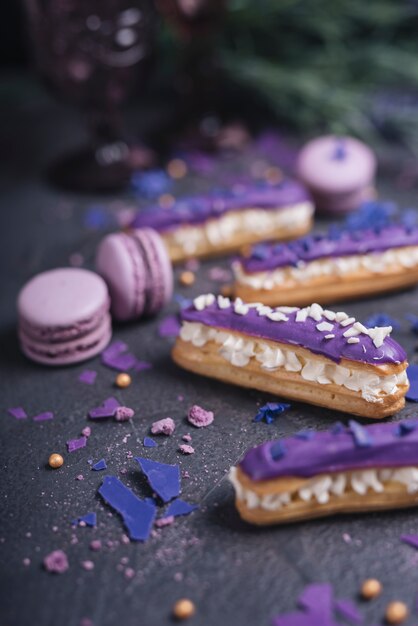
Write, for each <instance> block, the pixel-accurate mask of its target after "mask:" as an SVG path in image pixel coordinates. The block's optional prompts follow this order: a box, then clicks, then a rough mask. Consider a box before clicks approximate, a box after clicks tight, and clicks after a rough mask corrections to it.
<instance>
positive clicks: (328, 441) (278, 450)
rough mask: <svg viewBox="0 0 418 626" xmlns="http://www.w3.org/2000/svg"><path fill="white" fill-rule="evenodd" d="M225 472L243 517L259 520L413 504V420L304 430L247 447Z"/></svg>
mask: <svg viewBox="0 0 418 626" xmlns="http://www.w3.org/2000/svg"><path fill="white" fill-rule="evenodd" d="M229 479H230V481H231V482H232V484H233V486H234V488H235V495H236V499H235V502H236V507H237V509H238V511H239V514H240V516H241V517H242V518H243V519H244V520H246V521H247V522H250V523H252V524H258V525H265V524H281V523H287V522H294V521H298V520H304V519H310V518H315V517H323V516H326V515H333V514H336V513H356V512H362V511H379V510H382V509H397V508H404V507H411V506H416V505H418V422H417V421H416V420H404V421H402V422H398V423H394V422H391V423H381V424H373V425H372V426H361V425H360V424H358V423H357V422H355V421H351V422H349V427H348V428H344V426H343V425H342V424H339V423H338V424H336V425H335V426H334V427H333V428H331V429H330V430H327V431H322V432H314V431H301V432H300V433H296V434H295V435H294V436H293V437H287V438H286V439H279V440H276V441H268V442H266V443H263V444H262V445H260V446H257V447H255V448H252V449H251V450H249V451H248V452H247V453H246V454H245V455H244V458H243V459H242V461H241V462H240V463H239V464H238V465H237V466H236V467H232V468H231V470H230V474H229Z"/></svg>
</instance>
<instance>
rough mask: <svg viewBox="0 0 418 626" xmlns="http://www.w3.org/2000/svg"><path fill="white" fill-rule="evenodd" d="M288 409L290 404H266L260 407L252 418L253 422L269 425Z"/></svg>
mask: <svg viewBox="0 0 418 626" xmlns="http://www.w3.org/2000/svg"><path fill="white" fill-rule="evenodd" d="M288 409H290V404H287V403H286V402H267V404H265V405H264V406H262V407H261V408H260V409H259V411H258V413H257V415H256V416H255V417H254V419H253V422H261V421H264V422H266V424H271V423H272V422H273V421H274V420H275V419H276V417H277V416H278V415H280V414H281V413H284V411H287V410H288Z"/></svg>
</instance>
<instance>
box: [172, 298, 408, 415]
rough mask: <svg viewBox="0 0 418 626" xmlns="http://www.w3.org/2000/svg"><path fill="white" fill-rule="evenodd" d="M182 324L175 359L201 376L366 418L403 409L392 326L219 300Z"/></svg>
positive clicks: (401, 355) (198, 306) (401, 369)
mask: <svg viewBox="0 0 418 626" xmlns="http://www.w3.org/2000/svg"><path fill="white" fill-rule="evenodd" d="M181 318H182V327H181V330H180V335H179V337H178V338H177V340H176V343H175V345H174V348H173V353H172V356H173V359H174V361H175V362H176V363H177V364H178V365H180V366H181V367H184V368H185V369H187V370H190V371H192V372H195V373H197V374H202V375H203V376H209V377H212V378H217V379H219V380H222V381H223V382H228V383H233V384H236V385H240V386H242V387H250V388H253V389H259V390H260V391H266V392H268V393H271V394H274V395H276V396H281V397H285V398H291V399H293V400H299V401H303V402H308V403H310V404H316V405H319V406H324V407H328V408H332V409H337V410H339V411H346V412H350V413H353V414H355V415H361V416H363V417H370V418H377V419H379V418H382V417H386V416H387V415H392V414H394V413H396V412H397V411H399V410H400V409H402V408H403V406H404V404H405V394H406V392H407V390H408V388H409V383H408V378H407V375H406V367H407V365H408V363H407V361H406V353H405V351H404V350H403V348H402V347H401V346H400V345H399V344H398V343H396V341H394V340H393V339H392V338H391V337H390V332H391V330H392V328H391V327H390V326H388V327H386V328H380V327H377V328H366V327H365V326H363V324H361V323H360V322H357V321H356V320H355V319H354V318H353V317H349V316H348V315H347V314H346V313H344V312H341V311H340V312H337V313H335V312H334V311H328V310H324V309H322V307H321V306H320V305H319V304H312V305H311V306H308V307H305V308H303V309H298V308H295V307H276V308H274V309H272V308H270V307H268V306H266V305H264V304H260V303H258V304H257V303H254V304H245V303H244V302H242V300H240V299H239V298H237V299H236V300H235V301H230V300H229V298H224V297H223V296H218V297H216V296H214V295H213V294H207V295H201V296H199V297H197V298H195V300H194V301H193V304H192V305H191V306H190V307H188V308H187V309H184V310H183V311H182V313H181Z"/></svg>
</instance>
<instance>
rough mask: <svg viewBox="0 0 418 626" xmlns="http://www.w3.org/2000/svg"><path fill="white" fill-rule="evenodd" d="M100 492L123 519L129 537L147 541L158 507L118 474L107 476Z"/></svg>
mask: <svg viewBox="0 0 418 626" xmlns="http://www.w3.org/2000/svg"><path fill="white" fill-rule="evenodd" d="M99 494H100V495H101V496H102V498H103V499H104V500H105V501H106V502H107V504H108V505H109V506H111V507H112V508H113V509H115V511H117V512H118V513H119V514H120V515H121V516H122V519H123V523H124V525H125V527H126V529H127V531H128V534H129V537H130V538H131V539H134V540H135V541H146V540H147V539H148V537H149V535H150V532H151V529H152V525H153V523H154V518H155V513H156V507H155V505H154V504H151V503H150V502H145V501H144V500H141V499H140V498H138V496H136V495H135V494H134V493H133V491H131V490H130V489H128V487H126V486H125V485H124V484H123V483H122V482H121V481H120V480H119V479H118V478H117V477H116V476H106V477H105V479H104V480H103V483H102V485H101V487H100V488H99Z"/></svg>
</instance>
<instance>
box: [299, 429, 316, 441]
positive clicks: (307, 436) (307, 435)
mask: <svg viewBox="0 0 418 626" xmlns="http://www.w3.org/2000/svg"><path fill="white" fill-rule="evenodd" d="M294 436H295V437H296V439H303V440H304V441H310V440H311V439H313V438H314V437H315V431H314V430H310V429H309V428H307V429H306V430H298V432H297V433H295V435H294Z"/></svg>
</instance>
